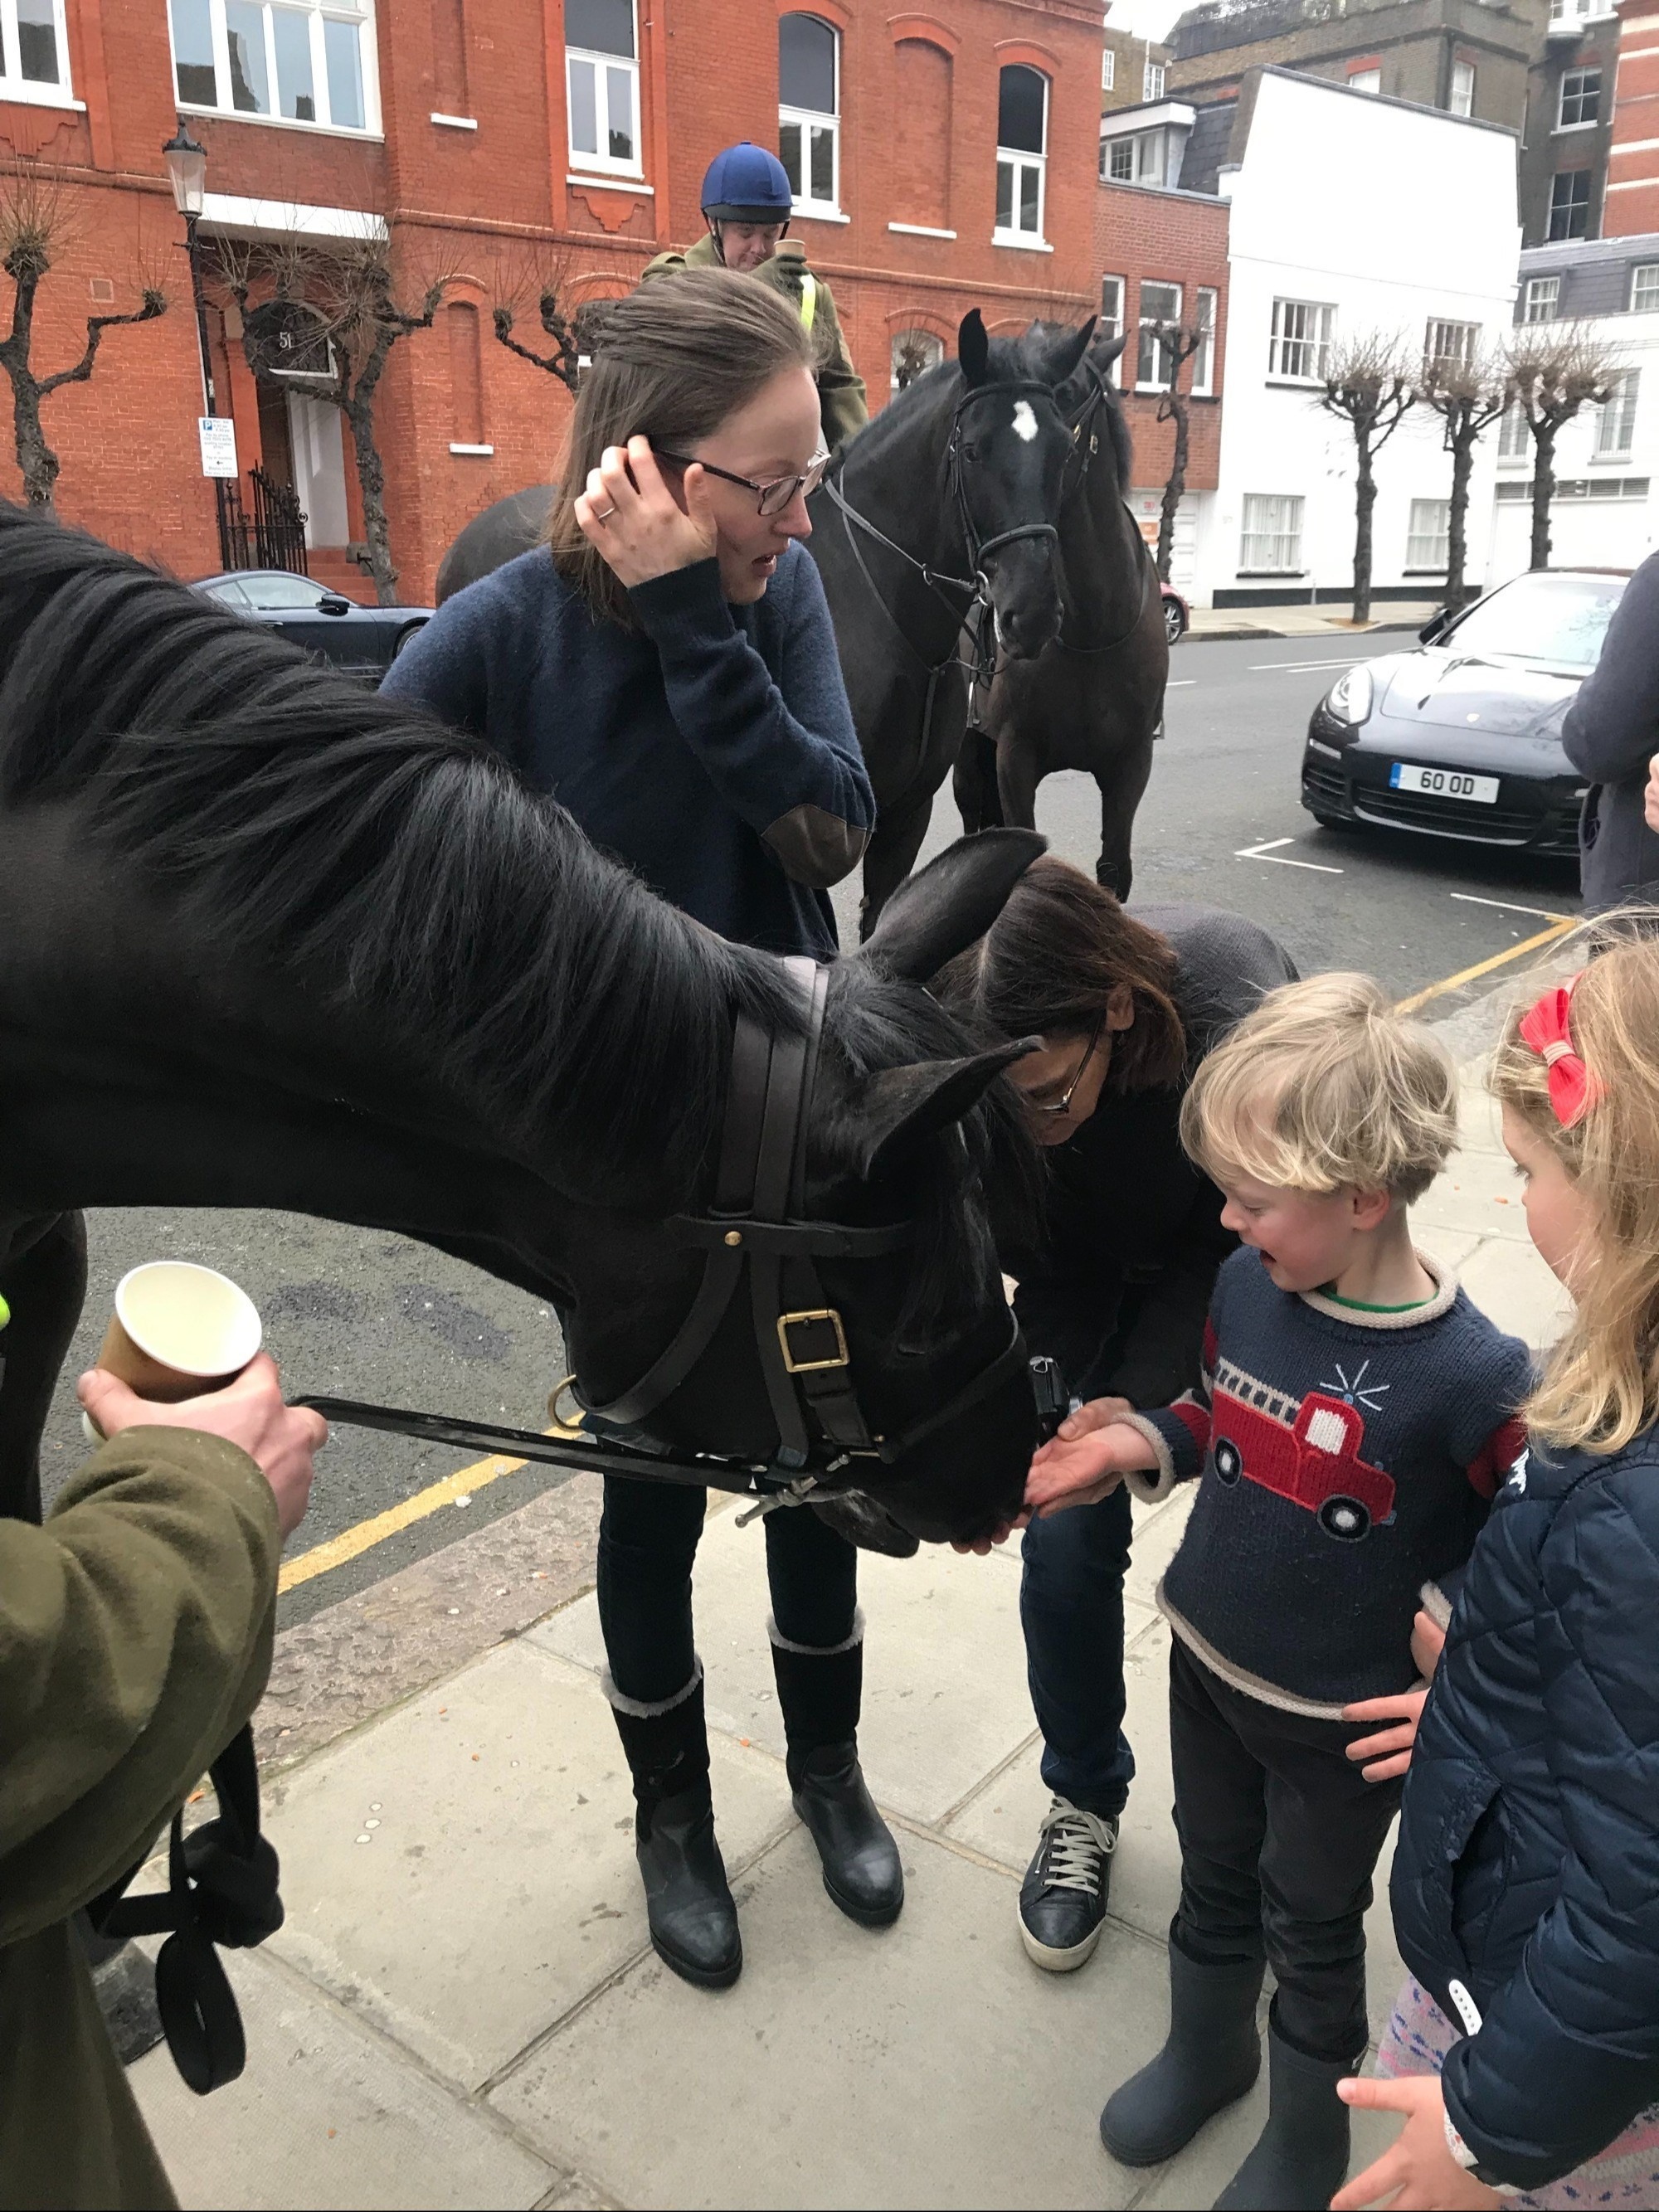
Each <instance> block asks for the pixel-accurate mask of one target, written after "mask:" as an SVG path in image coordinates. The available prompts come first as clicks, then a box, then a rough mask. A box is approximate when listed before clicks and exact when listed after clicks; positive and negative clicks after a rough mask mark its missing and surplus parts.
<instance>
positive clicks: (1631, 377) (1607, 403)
mask: <svg viewBox="0 0 1659 2212" xmlns="http://www.w3.org/2000/svg"><path fill="white" fill-rule="evenodd" d="M1641 389H1642V372H1641V370H1640V369H1639V368H1626V369H1621V370H1620V373H1619V375H1618V377H1617V378H1616V379H1615V380H1613V386H1612V389H1611V390H1610V391H1609V392H1608V393H1607V398H1606V399H1605V400H1604V401H1603V402H1602V404H1601V406H1600V407H1598V408H1597V409H1596V410H1595V450H1594V451H1593V453H1591V455H1590V459H1591V460H1592V461H1627V460H1628V459H1630V457H1631V452H1632V447H1634V445H1635V442H1636V410H1637V405H1638V400H1639V398H1640V396H1641Z"/></svg>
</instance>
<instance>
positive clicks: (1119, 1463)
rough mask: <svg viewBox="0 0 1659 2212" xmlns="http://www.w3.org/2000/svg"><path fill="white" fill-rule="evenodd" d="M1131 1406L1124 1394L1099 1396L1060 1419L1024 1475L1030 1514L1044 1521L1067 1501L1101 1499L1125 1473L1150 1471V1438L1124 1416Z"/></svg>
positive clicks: (1153, 1460) (1152, 1463) (1152, 1454)
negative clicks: (1120, 1396)
mask: <svg viewBox="0 0 1659 2212" xmlns="http://www.w3.org/2000/svg"><path fill="white" fill-rule="evenodd" d="M1129 1411H1130V1407H1129V1403H1128V1401H1127V1399H1125V1398H1096V1399H1094V1400H1092V1401H1091V1402H1090V1403H1089V1404H1088V1405H1086V1406H1081V1407H1079V1409H1078V1411H1077V1412H1076V1413H1073V1414H1071V1415H1069V1416H1068V1417H1067V1419H1065V1420H1064V1421H1062V1422H1061V1423H1060V1431H1059V1433H1058V1435H1056V1437H1054V1441H1053V1443H1046V1444H1044V1445H1043V1447H1042V1450H1041V1451H1039V1452H1038V1453H1037V1455H1036V1458H1035V1459H1034V1460H1033V1461H1032V1462H1031V1472H1030V1474H1029V1475H1028V1476H1027V1477H1026V1479H1025V1513H1026V1517H1027V1518H1028V1519H1030V1520H1036V1521H1042V1520H1046V1519H1047V1518H1048V1515H1049V1514H1051V1513H1060V1512H1064V1511H1065V1510H1066V1507H1067V1506H1071V1505H1095V1504H1098V1503H1099V1501H1100V1500H1101V1499H1102V1498H1109V1497H1110V1496H1111V1494H1112V1492H1113V1491H1115V1489H1116V1488H1117V1486H1118V1485H1119V1483H1120V1482H1121V1481H1122V1480H1123V1478H1124V1476H1125V1475H1126V1474H1138V1473H1141V1472H1147V1473H1150V1471H1151V1470H1152V1468H1155V1467H1156V1466H1157V1465H1158V1455H1157V1453H1156V1452H1155V1451H1154V1450H1153V1449H1152V1446H1151V1444H1149V1443H1147V1441H1146V1437H1143V1436H1142V1435H1141V1433H1140V1431H1139V1429H1132V1428H1130V1427H1129V1426H1128V1425H1127V1423H1126V1422H1125V1421H1124V1420H1123V1419H1122V1415H1123V1414H1125V1413H1128V1412H1129Z"/></svg>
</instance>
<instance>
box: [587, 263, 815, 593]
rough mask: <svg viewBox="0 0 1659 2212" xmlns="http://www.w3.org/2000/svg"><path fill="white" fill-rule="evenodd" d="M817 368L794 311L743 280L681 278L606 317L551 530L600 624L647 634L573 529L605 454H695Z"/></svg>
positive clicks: (697, 272) (670, 278)
mask: <svg viewBox="0 0 1659 2212" xmlns="http://www.w3.org/2000/svg"><path fill="white" fill-rule="evenodd" d="M812 362H813V349H812V341H811V337H810V336H809V335H808V332H807V331H806V329H805V325H803V323H802V322H801V319H800V317H799V314H798V313H796V312H795V311H794V309H793V307H791V306H790V304H789V302H788V301H787V300H785V299H784V298H782V296H781V295H780V294H778V293H777V292H775V291H774V290H773V289H772V288H771V287H770V286H769V285H768V284H763V283H761V282H760V280H759V278H758V277H755V276H745V275H744V274H743V273H742V272H741V271H740V270H735V269H680V270H674V271H673V272H672V273H671V274H670V275H667V276H653V277H652V278H651V279H650V281H649V282H648V283H643V284H641V286H640V288H639V289H638V290H637V291H635V292H630V293H629V295H628V297H627V298H626V299H624V300H618V301H617V302H616V303H615V305H614V306H611V307H607V308H606V310H605V322H604V326H603V331H602V333H601V335H600V336H599V337H598V339H597V340H596V350H595V352H594V356H593V363H592V368H589V369H588V371H587V373H586V375H585V376H584V377H583V378H582V381H581V389H580V392H578V393H577V395H576V411H575V414H574V416H573V417H572V420H571V424H570V435H569V438H568V442H567V445H566V448H565V456H564V465H563V467H562V470H561V471H560V482H559V491H558V494H557V496H556V498H555V500H554V501H553V507H552V511H551V513H550V514H549V516H548V524H547V541H548V544H550V546H551V548H552V552H553V565H554V567H555V568H556V569H557V570H558V572H559V574H561V575H562V577H563V578H564V580H565V581H566V583H568V585H569V586H571V588H572V590H573V591H575V592H579V593H580V596H581V598H582V599H583V601H584V602H585V603H586V606H587V609H588V611H589V612H590V613H591V614H592V616H593V617H595V619H596V620H598V621H602V622H613V623H620V624H621V625H622V627H623V629H637V628H638V627H639V624H638V623H637V621H636V620H635V615H634V610H633V607H632V605H631V604H630V602H629V597H628V592H627V590H626V588H625V586H623V583H622V582H621V580H619V579H618V577H617V574H616V571H615V570H614V569H613V568H611V564H610V562H608V561H607V560H606V559H605V556H604V554H603V553H601V552H600V551H599V548H598V547H597V546H596V545H592V544H589V542H588V540H587V539H586V538H585V537H584V536H583V534H582V528H581V525H580V523H579V522H578V521H577V520H576V501H577V500H578V498H579V497H580V495H581V493H582V491H583V490H584V489H586V483H587V477H588V471H590V470H592V469H595V468H597V467H598V466H599V457H600V455H601V454H602V453H604V452H605V447H607V446H625V445H626V444H627V443H628V441H629V439H630V438H635V437H645V438H649V439H650V441H651V442H652V444H653V446H660V447H664V448H665V450H666V451H669V452H671V453H686V452H689V451H690V449H691V448H692V447H695V446H696V445H697V444H698V443H699V442H700V441H702V439H704V438H708V437H711V436H712V435H714V432H715V431H716V430H718V429H719V428H720V424H721V423H722V422H725V421H726V417H727V416H729V415H734V414H735V413H736V412H737V410H738V408H739V407H745V406H747V405H748V404H749V402H750V400H751V399H753V398H755V397H756V395H757V393H758V392H761V391H762V390H763V389H764V387H765V386H767V385H769V383H770V382H771V380H772V379H773V378H774V377H775V376H777V375H779V374H781V373H782V371H784V370H785V369H790V368H811V366H812Z"/></svg>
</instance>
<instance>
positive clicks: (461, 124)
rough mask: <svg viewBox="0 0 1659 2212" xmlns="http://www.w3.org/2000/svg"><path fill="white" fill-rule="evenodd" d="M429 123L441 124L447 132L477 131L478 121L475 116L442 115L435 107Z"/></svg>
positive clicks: (429, 117)
mask: <svg viewBox="0 0 1659 2212" xmlns="http://www.w3.org/2000/svg"><path fill="white" fill-rule="evenodd" d="M427 120H428V122H429V123H441V125H443V127H444V129H445V130H446V131H476V130H477V127H478V119H477V116H475V115H442V114H441V113H440V112H439V111H438V110H437V109H436V108H434V109H433V111H432V112H431V114H430V115H429V116H428V118H427Z"/></svg>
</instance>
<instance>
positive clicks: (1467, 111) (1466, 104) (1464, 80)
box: [1446, 61, 1475, 115]
mask: <svg viewBox="0 0 1659 2212" xmlns="http://www.w3.org/2000/svg"><path fill="white" fill-rule="evenodd" d="M1474 82H1475V70H1474V63H1473V62H1460V61H1455V62H1454V63H1453V64H1452V65H1451V85H1450V88H1449V91H1448V93H1447V95H1446V112H1447V113H1448V114H1449V115H1473V114H1474Z"/></svg>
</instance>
